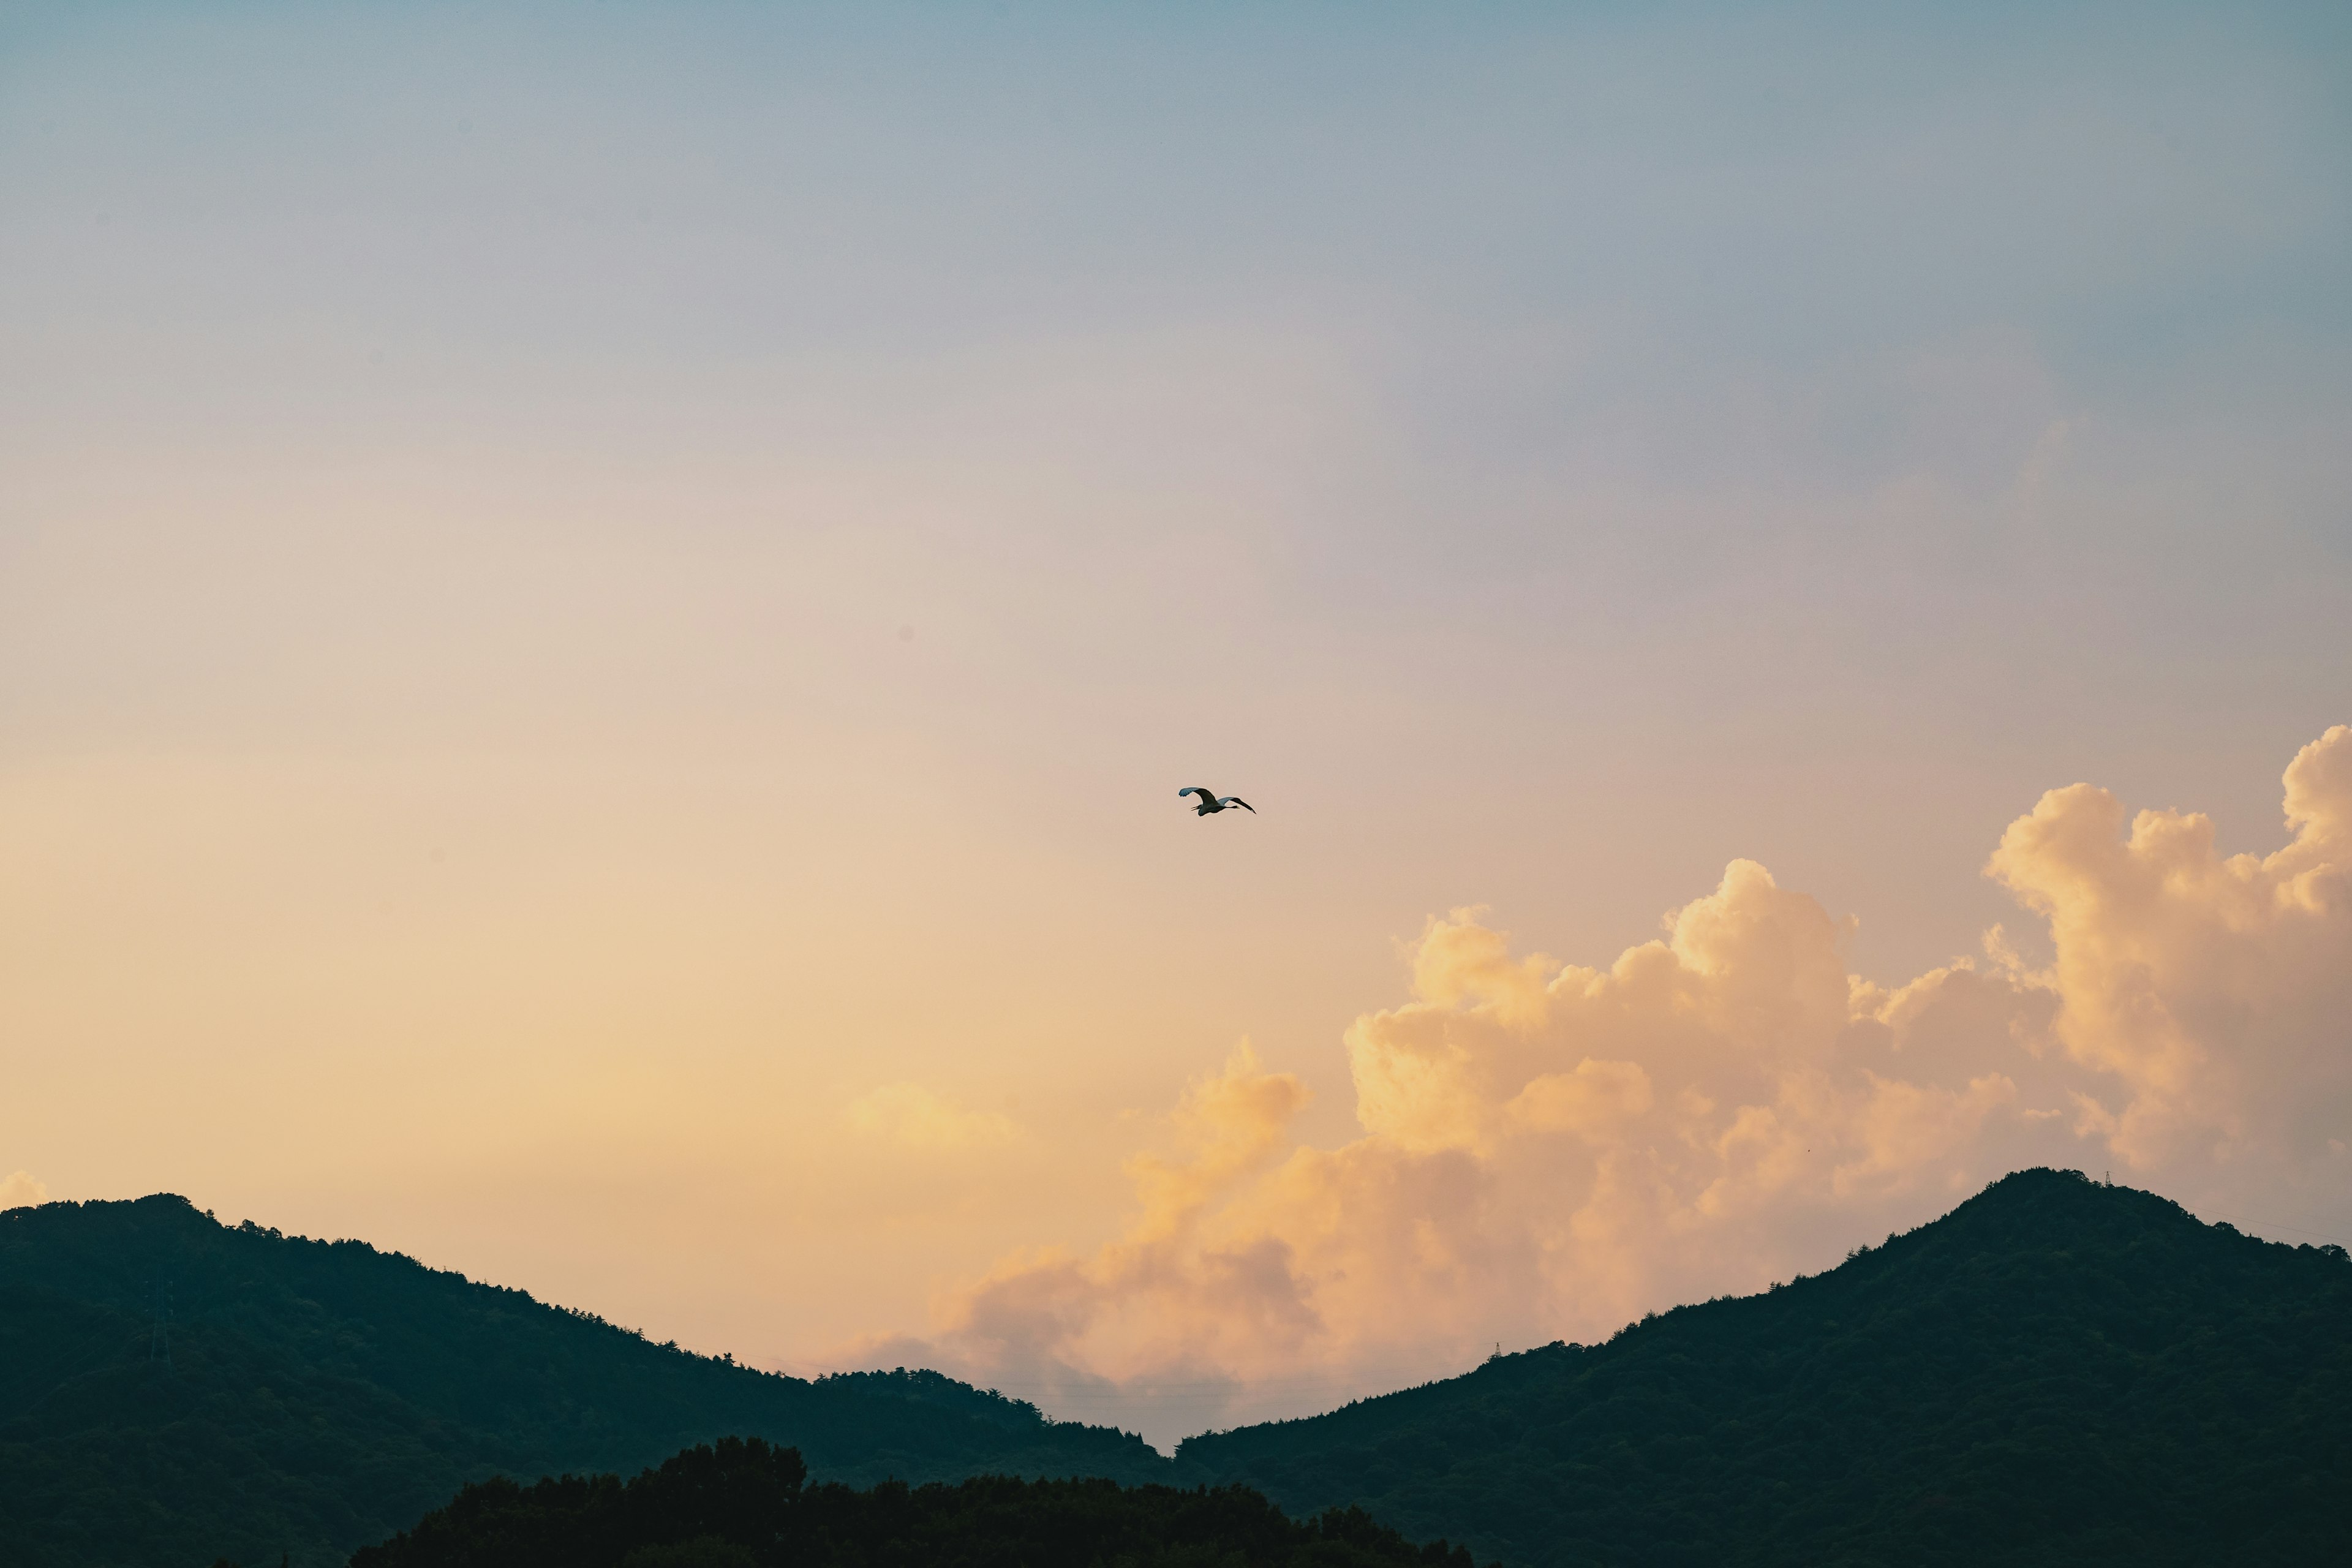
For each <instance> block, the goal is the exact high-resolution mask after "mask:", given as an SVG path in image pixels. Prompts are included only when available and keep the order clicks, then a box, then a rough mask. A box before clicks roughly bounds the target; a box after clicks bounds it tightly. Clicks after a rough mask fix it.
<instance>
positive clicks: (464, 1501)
mask: <svg viewBox="0 0 2352 1568" xmlns="http://www.w3.org/2000/svg"><path fill="white" fill-rule="evenodd" d="M806 1475H807V1472H806V1469H805V1468H804V1467H803V1464H802V1462H801V1456H800V1454H799V1453H798V1452H797V1451H796V1450H794V1449H792V1448H777V1447H770V1446H769V1445H768V1444H766V1443H763V1442H761V1441H760V1440H759V1439H757V1438H753V1439H751V1440H750V1441H745V1440H742V1439H740V1438H733V1437H728V1438H722V1439H720V1440H719V1443H718V1444H716V1445H715V1446H709V1445H705V1446H698V1447H693V1448H689V1449H688V1450H687V1451H686V1452H684V1453H682V1454H678V1455H677V1456H676V1457H674V1458H671V1459H669V1460H667V1462H665V1463H664V1464H663V1465H662V1466H661V1467H660V1468H657V1469H649V1470H646V1471H645V1472H643V1473H642V1474H640V1475H638V1476H636V1477H635V1479H631V1480H627V1481H624V1480H622V1479H620V1478H619V1477H617V1476H610V1475H604V1476H586V1477H583V1476H563V1477H561V1478H556V1479H546V1480H541V1481H539V1482H537V1483H536V1484H534V1485H531V1486H528V1487H526V1486H520V1485H517V1484H516V1483H515V1482H513V1481H510V1480H505V1479H498V1480H491V1481H487V1482H482V1483H479V1484H477V1485H474V1486H469V1487H467V1488H466V1489H465V1490H463V1491H461V1492H460V1493H458V1494H457V1499H456V1500H454V1501H452V1502H451V1503H450V1504H449V1505H448V1506H447V1507H446V1508H443V1509H438V1510H435V1511H434V1512H432V1513H430V1514H427V1515H426V1516H425V1518H424V1519H423V1520H422V1521H419V1522H418V1523H417V1525H416V1526H415V1529H413V1530H409V1531H404V1532H402V1533H401V1534H400V1535H398V1536H395V1537H394V1539H392V1540H391V1541H388V1542H384V1543H383V1544H382V1545H378V1546H371V1547H366V1548H364V1549H362V1551H360V1552H358V1553H356V1554H355V1555H354V1556H353V1557H352V1562H351V1568H898V1565H899V1564H925V1565H929V1568H1407V1565H1410V1568H1472V1563H1471V1559H1470V1554H1469V1553H1468V1552H1464V1551H1462V1550H1461V1549H1459V1548H1456V1547H1451V1546H1449V1545H1447V1544H1446V1543H1445V1542H1433V1543H1431V1544H1429V1545H1426V1546H1415V1545H1414V1544H1412V1542H1408V1541H1407V1540H1405V1538H1404V1537H1402V1535H1399V1534H1398V1533H1397V1532H1396V1531H1392V1530H1389V1529H1386V1528H1385V1527H1383V1526H1381V1525H1379V1524H1375V1523H1374V1522H1373V1521H1371V1520H1370V1518H1369V1517H1367V1516H1366V1515H1365V1514H1364V1512H1363V1511H1362V1510H1359V1509H1346V1510H1339V1509H1335V1510H1328V1511H1327V1512H1325V1513H1324V1514H1322V1515H1321V1516H1319V1517H1318V1518H1315V1519H1312V1520H1305V1521H1294V1520H1291V1519H1288V1518H1286V1517H1285V1516H1284V1515H1283V1513H1282V1511H1281V1510H1278V1509H1276V1507H1275V1506H1274V1505H1273V1504H1272V1503H1269V1502H1268V1501H1266V1500H1265V1498H1263V1497H1261V1496H1259V1495H1258V1494H1257V1493H1255V1492H1254V1491H1251V1490H1249V1489H1246V1488H1243V1487H1219V1488H1214V1489H1212V1488H1207V1487H1201V1488H1195V1489H1191V1490H1185V1489H1178V1488H1174V1487H1165V1486H1143V1487H1133V1488H1128V1487H1121V1486H1119V1485H1118V1483H1117V1482H1114V1481H1108V1480H1045V1481H1024V1480H1020V1479H1014V1478H1011V1477H1004V1476H989V1477H982V1478H978V1479H971V1480H966V1481H963V1482H961V1483H960V1484H956V1485H952V1486H950V1485H944V1484H939V1483H934V1484H932V1485H929V1486H922V1487H913V1488H910V1487H908V1486H907V1485H906V1484H905V1483H903V1482H898V1481H888V1482H885V1483H883V1484H881V1485H879V1486H876V1487H873V1488H870V1489H866V1490H856V1489H851V1488H849V1487H845V1486H842V1485H839V1484H838V1483H830V1484H824V1485H819V1486H814V1487H812V1486H807V1485H805V1484H804V1483H805V1480H806ZM215 1568H235V1565H234V1564H230V1563H221V1564H216V1565H215Z"/></svg>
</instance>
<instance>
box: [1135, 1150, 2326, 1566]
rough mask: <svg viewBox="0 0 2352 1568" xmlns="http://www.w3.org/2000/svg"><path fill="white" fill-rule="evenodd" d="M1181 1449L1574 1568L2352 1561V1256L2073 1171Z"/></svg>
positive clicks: (1287, 1494)
mask: <svg viewBox="0 0 2352 1568" xmlns="http://www.w3.org/2000/svg"><path fill="white" fill-rule="evenodd" d="M1179 1459H1180V1462H1181V1464H1182V1465H1183V1466H1184V1468H1186V1469H1187V1470H1188V1471H1190V1472H1192V1473H1195V1474H1203V1475H1207V1476H1211V1477H1213V1478H1215V1479H1220V1480H1225V1481H1240V1482H1245V1483H1247V1484H1248V1485H1251V1486H1253V1487H1256V1488H1258V1489H1262V1490H1263V1491H1265V1493H1266V1494H1267V1495H1268V1496H1269V1497H1271V1498H1272V1499H1273V1500H1275V1501H1276V1502H1277V1503H1279V1504H1281V1505H1283V1506H1284V1507H1285V1508H1286V1509H1288V1510H1291V1511H1292V1512H1294V1513H1297V1512H1301V1511H1312V1510H1316V1509H1319V1508H1324V1507H1327V1506H1330V1505H1332V1504H1335V1503H1360V1504H1361V1505H1362V1506H1363V1507H1364V1508H1365V1509H1367V1510H1369V1511H1370V1513H1371V1514H1372V1515H1373V1517H1375V1518H1377V1519H1378V1520H1380V1521H1381V1522H1382V1523H1384V1524H1387V1525H1390V1526H1392V1527H1394V1528H1396V1529H1398V1530H1400V1531H1403V1532H1404V1533H1405V1534H1406V1535H1408V1536H1414V1537H1423V1536H1436V1535H1446V1536H1451V1537H1452V1538H1453V1539H1454V1540H1456V1541H1463V1542H1467V1543H1468V1544H1469V1546H1470V1547H1471V1549H1472V1550H1473V1551H1474V1552H1475V1553H1476V1554H1477V1555H1478V1556H1479V1557H1480V1558H1481V1559H1484V1558H1486V1557H1489V1556H1495V1557H1500V1558H1504V1559H1506V1560H1508V1561H1511V1562H1515V1563H1532V1564H1538V1565H1540V1568H1568V1565H1570V1564H1585V1563H1595V1564H1598V1563H1612V1564H1614V1563H1642V1564H1691V1565H1693V1568H1697V1565H1701V1564H1729V1563H1752V1564H1797V1563H1808V1564H1827V1563H1853V1564H1864V1563H1872V1564H1875V1563H1954V1564H1959V1563H1969V1564H1977V1563H2047V1564H2052V1565H2056V1564H2068V1563H2135V1564H2153V1563H2181V1564H2189V1563H2221V1562H2242V1563H2257V1562H2259V1563H2342V1562H2347V1561H2352V1513H2347V1510H2346V1507H2345V1500H2346V1499H2347V1498H2352V1263H2347V1260H2346V1258H2345V1255H2344V1252H2343V1250H2342V1249H2341V1248H2337V1247H2282V1246H2276V1245H2273V1244H2269V1243H2265V1242H2262V1241H2258V1240H2255V1239H2253V1238H2252V1237H2245V1236H2242V1235H2240V1234H2238V1233H2237V1232H2236V1231H2234V1230H2232V1229H2231V1228H2230V1227H2229V1226H2206V1225H2203V1224H2200V1222H2199V1221H2198V1220H2197V1219H2195V1218H2194V1217H2193V1216H2191V1215H2189V1214H2187V1213H2185V1212H2183V1211H2182V1210H2180V1209H2179V1208H2178V1207H2176V1206H2175V1205H2172V1204H2170V1203H2168V1202H2167V1201H2165V1200H2164V1199H2162V1198H2158V1197H2155V1196H2153V1195H2151V1194H2147V1193H2141V1192H2135V1191H2131V1190H2129V1189H2126V1188H2117V1187H2107V1186H2103V1185H2100V1184H2095V1183H2092V1182H2089V1181H2086V1180H2084V1178H2083V1177H2081V1176H2080V1175H2078V1174H2075V1173H2068V1172H2053V1171H2028V1172H2021V1173H2017V1174H2015V1175H2012V1176H2010V1177H2007V1178H2005V1179H2004V1180H2002V1181H2000V1182H1998V1183H1995V1184H1993V1185H1992V1186H1991V1187H1990V1188H1988V1189H1987V1190H1986V1191H1984V1192H1983V1193H1981V1194H1979V1195H1978V1196H1976V1197H1974V1198H1972V1199H1970V1200H1969V1202H1967V1203H1965V1204H1963V1205H1960V1206H1959V1207H1958V1209H1957V1210H1955V1211H1954V1212H1953V1213H1951V1214H1950V1215H1946V1216H1945V1217H1944V1218H1942V1219H1940V1220H1937V1222H1935V1223H1934V1224H1932V1225H1927V1226H1921V1227H1920V1228H1919V1229H1917V1230H1916V1231H1913V1232H1911V1233H1910V1234H1908V1235H1906V1236H1901V1237H1891V1238H1889V1240H1888V1241H1887V1242H1886V1244H1885V1246H1883V1247H1874V1248H1871V1249H1869V1250H1866V1251H1864V1252H1861V1253H1859V1254H1857V1255H1856V1256H1854V1257H1853V1258H1850V1259H1849V1260H1848V1261H1847V1262H1846V1263H1845V1264H1844V1265H1843V1266H1842V1267H1840V1268H1836V1269H1833V1270H1832V1271H1830V1272H1829V1273H1826V1274H1822V1275H1820V1276H1816V1277H1814V1278H1812V1279H1800V1280H1797V1281H1795V1282H1794V1283H1791V1284H1790V1285H1787V1286H1784V1287H1780V1288H1776V1289H1773V1290H1771V1291H1770V1292H1769V1293H1767V1294H1764V1295H1759V1296H1751V1297H1747V1298H1743V1299H1740V1300H1718V1301H1711V1302H1708V1303H1706V1304H1705V1305H1702V1306H1691V1307H1683V1308H1679V1309H1677V1310H1674V1311H1671V1312H1667V1313H1664V1314H1663V1315H1662V1316H1659V1317H1656V1318H1654V1319H1650V1320H1646V1321H1643V1322H1642V1323H1639V1324H1636V1325H1634V1326H1633V1327H1631V1328H1628V1329H1626V1330H1625V1331H1622V1332H1621V1333H1620V1334H1618V1335H1617V1336H1616V1337H1615V1338H1613V1339H1612V1340H1611V1341H1610V1342H1608V1343H1606V1344H1604V1345H1594V1346H1576V1345H1553V1346H1551V1347H1549V1348H1547V1349H1543V1350H1538V1351H1532V1352H1528V1353H1526V1354H1523V1355H1515V1356H1507V1357H1502V1358H1498V1359H1496V1360H1495V1361H1492V1362H1489V1363H1487V1364H1486V1366H1484V1367H1482V1368H1481V1369H1479V1370H1478V1371H1476V1372H1475V1373H1470V1374H1468V1375H1466V1376H1465V1377H1461V1378H1457V1379H1454V1380H1452V1381H1450V1382H1446V1383H1442V1384H1431V1385H1429V1386H1427V1387H1423V1388H1419V1389H1413V1390H1410V1391H1407V1392H1404V1393H1401V1394H1391V1395H1389V1396H1387V1397H1385V1398H1381V1399H1374V1400H1369V1401H1365V1402H1362V1403H1360V1404H1357V1405H1350V1406H1349V1407H1348V1408H1346V1409H1344V1410H1339V1411H1335V1412H1333V1413H1331V1414H1329V1415H1321V1416H1317V1417H1314V1418H1311V1419H1308V1420H1303V1421H1291V1422H1283V1423H1277V1424H1274V1425H1269V1426H1256V1427H1251V1428H1246V1429H1244V1430H1241V1431H1235V1432H1228V1433H1223V1434H1217V1435H1213V1436H1202V1437H1196V1438H1193V1439H1192V1440H1191V1441H1189V1442H1187V1443H1186V1444H1184V1445H1183V1447H1182V1448H1181V1450H1180V1453H1179Z"/></svg>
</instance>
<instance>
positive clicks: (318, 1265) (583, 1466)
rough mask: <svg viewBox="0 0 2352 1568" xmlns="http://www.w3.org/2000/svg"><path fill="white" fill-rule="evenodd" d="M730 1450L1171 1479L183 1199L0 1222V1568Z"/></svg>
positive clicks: (342, 1541)
mask: <svg viewBox="0 0 2352 1568" xmlns="http://www.w3.org/2000/svg"><path fill="white" fill-rule="evenodd" d="M156 1279H168V1280H170V1281H171V1282H172V1293H173V1308H174V1318H175V1321H174V1322H173V1325H172V1331H171V1335H170V1346H169V1350H170V1359H169V1361H168V1362H166V1361H163V1360H160V1359H156V1356H155V1352H156V1351H157V1349H158V1348H159V1346H158V1344H157V1342H156V1341H155V1338H154V1334H153V1312H152V1281H154V1280H156ZM728 1434H740V1435H745V1436H763V1437H767V1438H770V1439H772V1440H774V1441H776V1442H779V1443H788V1444H792V1445H794V1446H796V1447H798V1448H799V1449H800V1450H801V1452H802V1453H803V1455H805V1456H806V1458H807V1460H808V1463H809V1465H810V1467H811V1468H812V1470H813V1471H814V1474H815V1475H816V1476H817V1477H818V1478H820V1479H837V1480H842V1481H846V1482H854V1483H860V1484H863V1483H868V1482H872V1481H877V1480H880V1479H884V1478H886V1477H894V1476H895V1477H898V1478H900V1479H908V1480H917V1481H920V1480H929V1479H959V1478H961V1477H965V1476H970V1475H974V1474H978V1473H982V1472H1008V1473H1013V1474H1023V1475H1032V1476H1062V1475H1097V1476H1109V1477H1114V1478H1120V1479H1163V1478H1164V1477H1165V1475H1166V1471H1167V1464H1166V1461H1165V1460H1164V1459H1162V1458H1160V1456H1159V1455H1157V1454H1155V1453H1153V1452H1152V1451H1151V1450H1150V1448H1149V1447H1146V1446H1145V1445H1144V1443H1143V1442H1142V1441H1141V1440H1140V1439H1139V1438H1136V1437H1131V1436H1125V1435H1122V1434H1120V1433H1117V1432H1113V1431H1109V1430H1108V1429H1105V1428H1101V1427H1092V1426H1076V1425H1064V1424H1059V1423H1054V1422H1049V1421H1046V1420H1045V1419H1043V1418H1042V1417H1041V1416H1039V1415H1038V1414H1037V1412H1036V1411H1035V1410H1034V1408H1032V1407H1030V1406H1028V1405H1023V1404H1019V1403H1016V1402H1014V1401H1012V1400H1007V1399H1003V1398H1001V1397H998V1396H995V1395H992V1394H985V1393H982V1392H981V1391H979V1390H976V1389H972V1388H970V1387H967V1386H965V1385H964V1384H958V1383H954V1382H951V1381H950V1380H949V1379H947V1378H944V1377H941V1376H940V1375H939V1374H938V1373H902V1374H887V1373H880V1374H860V1375H856V1376H850V1377H835V1378H825V1379H821V1380H818V1381H816V1382H814V1383H811V1382H804V1381H801V1380H798V1379H793V1378H786V1377H779V1376H775V1375H773V1374H770V1373H757V1372H753V1371H751V1370H750V1369H748V1368H745V1367H740V1366H737V1365H734V1364H732V1363H730V1362H728V1361H724V1360H711V1359H709V1358H705V1357H698V1356H694V1355H690V1354H688V1353H685V1352H680V1351H677V1350H675V1349H671V1348H667V1347H665V1346H661V1345H656V1344H651V1343H648V1342H646V1341H645V1340H643V1339H640V1338H639V1337H637V1336H636V1335H635V1334H633V1333H630V1332H628V1331H625V1330H622V1329H618V1328H615V1327H613V1326H612V1325H610V1324H608V1323H605V1322H604V1321H600V1320H598V1319H595V1318H593V1317H587V1316H583V1315H580V1314H576V1313H572V1312H569V1311H566V1310H562V1309H559V1308H555V1307H551V1306H548V1305H546V1304H544V1303H542V1302H539V1301H535V1300H532V1299H531V1298H530V1296H528V1295H525V1294H524V1293H522V1292H521V1291H519V1290H509V1289H499V1288H497V1287H494V1286H488V1285H481V1284H475V1283H472V1282H470V1281H468V1280H467V1279H464V1278H463V1277H461V1276H459V1275H456V1274H451V1273H444V1272H440V1271H436V1270H435V1269H431V1268H425V1267H424V1266H423V1265H421V1264H419V1263H417V1262H415V1261H414V1260H412V1259H410V1258H404V1257H400V1256H398V1255H395V1254H388V1253H382V1252H378V1251H376V1250H375V1249H374V1248H373V1247H368V1246H365V1245H364V1244H362V1243H360V1242H353V1241H338V1242H331V1243H329V1242H318V1241H304V1240H299V1239H296V1238H293V1237H281V1236H279V1235H278V1234H277V1233H275V1232H273V1231H268V1230H263V1229H257V1228H254V1227H251V1226H246V1227H241V1228H237V1229H230V1228H227V1227H226V1226H220V1225H217V1224H215V1223H214V1222H213V1220H211V1219H210V1218H209V1217H207V1216H206V1215H204V1214H202V1213H200V1212H198V1211H197V1210H195V1209H194V1208H193V1207H191V1206H190V1205H188V1204H187V1203H186V1202H185V1201H184V1200H183V1199H180V1198H176V1197H168V1196H159V1197H150V1198H142V1199H140V1200H138V1201H137V1202H134V1203H110V1204H81V1205H74V1204H51V1205H45V1206H43V1207H40V1208H28V1209H16V1210H12V1211H9V1212H7V1213H5V1214H0V1541H5V1542H6V1543H7V1546H8V1549H9V1550H8V1551H7V1552H6V1553H5V1562H6V1563H7V1564H8V1565H9V1568H49V1565H52V1564H54V1565H56V1568H148V1565H151V1564H152V1565H158V1568H161V1565H164V1564H192V1563H193V1564H203V1563H210V1562H212V1561H213V1560H214V1558H215V1555H222V1556H227V1557H230V1558H233V1559H236V1560H239V1561H244V1562H248V1563H258V1562H263V1561H267V1562H268V1563H276V1562H278V1556H279V1553H280V1552H291V1553H292V1561H293V1562H294V1563H296V1564H316V1565H325V1564H330V1563H342V1562H343V1561H344V1559H345V1558H346V1557H348V1555H349V1554H350V1553H351V1552H352V1550H353V1549H355V1548H357V1547H359V1546H361V1545H362V1544H364V1543H366V1542H373V1541H379V1540H382V1539H383V1538H385V1537H387V1536H389V1535H391V1534H393V1533H394V1531H398V1530H400V1529H403V1528H404V1527H406V1526H408V1525H411V1524H414V1523H415V1521H416V1520H417V1519H418V1518H419V1517H420V1516H422V1515H423V1514H424V1513H425V1511H426V1510H429V1509H432V1508H435V1507H437V1506H439V1505H440V1504H442V1503H444V1502H446V1500H448V1498H449V1497H450V1495H451V1494H452V1493H453V1492H455V1491H456V1490H457V1488H458V1487H459V1486H460V1485H462V1484H464V1483H466V1482H468V1481H474V1480H479V1479H484V1478H486V1477H488V1476H490V1475H492V1474H496V1473H504V1474H508V1475H513V1476H520V1477H525V1478H530V1477H537V1476H540V1475H542V1474H549V1473H561V1472H563V1471H567V1470H569V1471H597V1470H605V1471H614V1470H617V1471H620V1472H623V1473H631V1472H634V1471H635V1470H637V1469H639V1468H643V1467H645V1466H647V1465H653V1464H657V1463H658V1462H660V1461H661V1460H662V1459H664V1458H667V1456H669V1455H671V1454H673V1453H675V1452H677V1450H678V1449H680V1448H682V1447H687V1446H688V1445H691V1444H696V1443H701V1442H707V1441H709V1440H710V1439H712V1438H714V1437H718V1436H723V1435H728Z"/></svg>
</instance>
